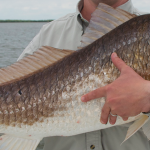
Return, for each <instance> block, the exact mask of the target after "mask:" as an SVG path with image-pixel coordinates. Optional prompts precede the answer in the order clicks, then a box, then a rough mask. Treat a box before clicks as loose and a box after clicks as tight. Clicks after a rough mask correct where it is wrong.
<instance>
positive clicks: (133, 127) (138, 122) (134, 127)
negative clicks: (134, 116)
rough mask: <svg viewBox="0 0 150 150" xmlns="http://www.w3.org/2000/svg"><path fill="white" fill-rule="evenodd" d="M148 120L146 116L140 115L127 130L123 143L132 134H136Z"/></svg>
mask: <svg viewBox="0 0 150 150" xmlns="http://www.w3.org/2000/svg"><path fill="white" fill-rule="evenodd" d="M148 120H149V118H148V116H147V115H142V116H141V117H140V118H139V119H138V120H136V121H135V122H134V123H133V124H132V125H131V126H130V127H129V129H128V131H127V135H126V137H125V140H124V141H123V142H122V143H124V142H125V141H126V140H127V139H129V138H130V137H131V136H132V135H133V134H134V133H136V132H137V131H138V130H139V129H140V128H141V127H142V126H143V125H144V124H145V123H146V122H147V121H148Z"/></svg>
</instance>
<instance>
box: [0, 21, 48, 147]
mask: <svg viewBox="0 0 150 150" xmlns="http://www.w3.org/2000/svg"><path fill="white" fill-rule="evenodd" d="M44 24H46V23H43V22H42V23H0V68H1V67H5V66H8V65H10V64H12V63H14V62H16V61H17V58H18V57H19V55H20V54H21V53H22V51H23V50H24V49H25V47H26V46H27V45H28V44H29V43H30V41H31V40H32V39H33V38H34V36H35V35H36V34H37V33H38V32H39V30H40V28H41V27H42V26H43V25H44ZM43 145H44V144H43V141H42V142H41V143H40V144H39V146H38V148H37V150H42V149H43Z"/></svg>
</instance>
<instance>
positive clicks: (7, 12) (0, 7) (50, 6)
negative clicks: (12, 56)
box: [0, 0, 150, 20]
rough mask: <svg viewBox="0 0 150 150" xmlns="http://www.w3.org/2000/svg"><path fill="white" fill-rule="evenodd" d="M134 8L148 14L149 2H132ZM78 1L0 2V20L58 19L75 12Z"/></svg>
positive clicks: (12, 0)
mask: <svg viewBox="0 0 150 150" xmlns="http://www.w3.org/2000/svg"><path fill="white" fill-rule="evenodd" d="M132 1H133V3H134V6H135V7H136V8H138V9H140V10H142V11H145V12H150V0H132ZM77 2H78V0H0V20H3V19H21V20H28V19H29V20H45V19H58V18H60V17H61V16H64V15H65V14H68V13H72V12H75V11H76V4H77Z"/></svg>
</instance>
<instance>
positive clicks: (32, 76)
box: [0, 4, 150, 150]
mask: <svg viewBox="0 0 150 150" xmlns="http://www.w3.org/2000/svg"><path fill="white" fill-rule="evenodd" d="M131 18H133V19H131ZM130 19H131V20H130ZM128 20H130V21H128ZM126 21H127V22H126ZM124 22H126V23H124ZM121 24H122V25H121ZM117 26H119V27H117ZM114 28H115V29H114ZM113 29H114V30H113ZM111 30H112V31H111ZM98 38H99V39H98ZM96 39H98V40H96ZM95 40H96V41H95ZM92 42H93V43H92ZM90 43H92V44H90ZM88 44H90V45H88ZM86 45H88V46H86ZM81 47H83V48H82V49H80V50H77V51H75V52H73V51H70V50H59V49H55V48H50V47H42V48H41V49H39V50H38V51H36V52H35V53H34V54H33V55H30V56H27V57H26V58H23V59H22V60H20V61H18V62H16V63H15V64H13V65H11V66H9V67H7V68H3V69H0V133H4V134H5V135H3V136H1V138H0V149H1V150H6V149H7V150H16V149H18V150H24V149H26V150H31V149H32V150H34V149H35V148H36V146H37V145H38V143H39V142H40V140H41V139H42V138H43V137H48V136H71V135H76V134H81V133H85V132H90V131H94V130H99V129H104V128H108V127H111V126H112V125H111V124H109V123H108V124H107V125H103V124H101V123H100V121H99V120H100V115H101V109H102V107H103V105H104V103H105V99H104V98H100V99H96V100H94V101H90V102H87V103H82V102H81V100H80V98H81V96H82V95H83V94H85V93H87V92H89V91H91V90H94V89H96V88H98V87H102V86H105V85H107V84H109V83H111V82H113V81H114V80H115V79H116V78H117V77H119V74H120V72H119V71H118V69H117V68H116V67H115V66H114V65H113V64H112V62H111V58H110V56H111V54H112V53H113V52H116V53H117V54H118V56H119V57H120V58H122V59H123V60H124V61H125V62H126V63H127V64H128V65H129V66H131V67H132V68H133V69H134V70H135V71H136V72H137V73H139V74H140V75H141V76H142V77H143V78H145V79H147V80H150V15H144V16H139V17H136V16H135V15H131V14H129V13H127V12H125V11H123V10H120V9H113V8H111V7H109V6H107V5H104V4H100V5H99V6H98V8H97V9H96V11H95V12H94V13H93V15H92V19H91V21H90V25H89V27H88V28H87V30H86V32H85V35H84V36H83V38H82V45H81ZM137 119H139V120H138V121H136V122H135V124H133V125H132V126H131V127H130V129H129V132H128V134H127V138H128V137H129V136H130V135H132V134H133V133H134V132H135V130H138V129H139V128H140V127H141V126H142V125H143V124H144V123H145V122H147V121H148V116H146V115H143V114H139V115H138V116H135V117H131V118H129V119H128V121H123V120H122V118H121V117H118V118H117V122H116V124H115V125H121V124H125V123H128V122H131V121H134V120H137ZM145 131H146V132H149V130H148V128H146V130H145Z"/></svg>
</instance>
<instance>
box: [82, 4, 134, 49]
mask: <svg viewBox="0 0 150 150" xmlns="http://www.w3.org/2000/svg"><path fill="white" fill-rule="evenodd" d="M135 16H136V15H133V14H130V13H129V12H126V11H124V10H121V9H119V8H113V7H111V6H108V5H106V4H103V3H99V5H98V7H97V9H96V10H95V11H94V12H93V13H92V15H91V20H90V23H89V26H88V27H87V28H86V30H85V33H84V34H83V36H82V38H81V46H80V47H81V48H83V47H85V46H87V45H89V44H91V43H93V41H95V40H96V39H98V38H101V37H102V36H103V35H105V34H106V33H108V32H110V31H111V30H113V29H115V28H116V27H118V26H119V25H121V24H123V23H124V22H126V21H128V20H130V19H131V18H134V17H135Z"/></svg>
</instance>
